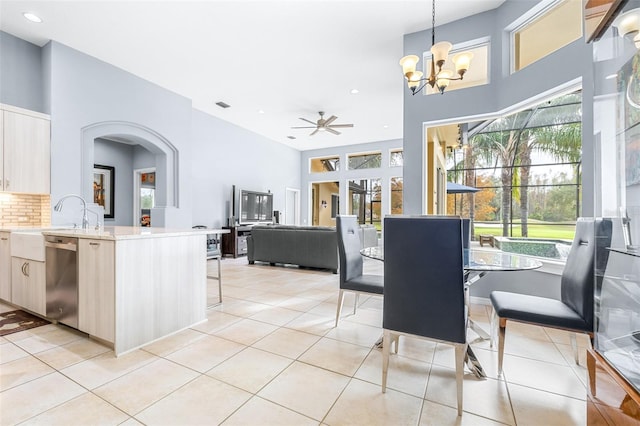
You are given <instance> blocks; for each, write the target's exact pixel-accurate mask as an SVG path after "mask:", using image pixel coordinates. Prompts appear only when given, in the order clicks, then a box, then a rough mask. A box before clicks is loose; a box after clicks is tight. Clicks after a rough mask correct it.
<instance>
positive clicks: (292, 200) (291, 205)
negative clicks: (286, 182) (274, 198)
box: [282, 188, 300, 225]
mask: <svg viewBox="0 0 640 426" xmlns="http://www.w3.org/2000/svg"><path fill="white" fill-rule="evenodd" d="M282 223H284V224H285V225H300V190H299V189H294V188H286V189H285V199H284V221H283V222H282Z"/></svg>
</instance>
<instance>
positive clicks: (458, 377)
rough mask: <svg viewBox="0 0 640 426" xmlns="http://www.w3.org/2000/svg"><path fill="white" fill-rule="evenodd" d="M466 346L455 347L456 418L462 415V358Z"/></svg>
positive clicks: (465, 351)
mask: <svg viewBox="0 0 640 426" xmlns="http://www.w3.org/2000/svg"><path fill="white" fill-rule="evenodd" d="M466 353H467V345H466V344H463V345H456V390H457V395H458V416H461V415H462V382H463V378H464V357H465V355H466Z"/></svg>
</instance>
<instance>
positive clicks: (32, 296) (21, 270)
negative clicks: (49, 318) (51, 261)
mask: <svg viewBox="0 0 640 426" xmlns="http://www.w3.org/2000/svg"><path fill="white" fill-rule="evenodd" d="M11 298H12V303H14V304H15V305H18V306H21V307H23V308H25V309H28V310H30V311H32V312H35V313H37V314H40V315H43V316H45V315H46V312H47V306H46V281H45V269H44V262H39V261H36V260H29V259H23V258H21V257H12V258H11Z"/></svg>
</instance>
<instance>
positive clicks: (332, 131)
mask: <svg viewBox="0 0 640 426" xmlns="http://www.w3.org/2000/svg"><path fill="white" fill-rule="evenodd" d="M327 132H329V133H333V134H334V135H339V134H340V132H339V131H337V130H333V129H332V128H331V127H327Z"/></svg>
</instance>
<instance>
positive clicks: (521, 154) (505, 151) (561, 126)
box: [471, 93, 582, 237]
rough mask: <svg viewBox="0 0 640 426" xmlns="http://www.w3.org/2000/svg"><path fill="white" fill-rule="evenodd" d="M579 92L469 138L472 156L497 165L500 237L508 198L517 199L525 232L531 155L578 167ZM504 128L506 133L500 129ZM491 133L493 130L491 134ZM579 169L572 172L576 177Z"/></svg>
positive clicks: (524, 232)
mask: <svg viewBox="0 0 640 426" xmlns="http://www.w3.org/2000/svg"><path fill="white" fill-rule="evenodd" d="M580 96H581V95H580V93H572V94H569V95H565V96H561V97H559V98H557V99H554V100H552V101H549V102H547V103H545V104H543V105H539V106H537V107H535V108H533V109H529V110H525V111H520V112H518V113H515V114H513V115H510V116H508V117H505V118H502V119H499V120H496V121H494V122H493V123H491V124H490V125H489V126H487V128H486V129H485V130H484V133H480V134H477V135H475V136H473V137H472V139H471V140H472V147H473V151H474V156H475V157H480V158H483V159H484V160H485V161H486V162H487V163H491V162H494V163H495V165H494V167H497V164H498V163H500V164H501V166H502V169H501V182H502V188H503V191H502V203H501V205H502V207H501V214H502V234H503V236H508V235H509V222H510V219H511V218H510V212H511V205H512V199H513V198H514V197H515V198H516V199H518V198H519V204H520V218H521V233H522V236H523V237H526V236H528V235H529V230H528V214H529V211H528V208H529V207H528V206H529V198H528V188H529V175H530V170H531V156H532V153H534V152H541V153H546V154H549V155H551V156H552V157H553V158H554V159H555V160H556V161H563V162H575V163H577V164H579V161H580V156H581V144H582V139H581V133H580V131H581V127H580V115H579V112H578V110H577V109H576V108H575V105H576V103H579V101H580ZM501 129H507V130H501ZM492 130H493V131H492ZM578 172H579V169H577V170H576V176H579V175H578Z"/></svg>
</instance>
